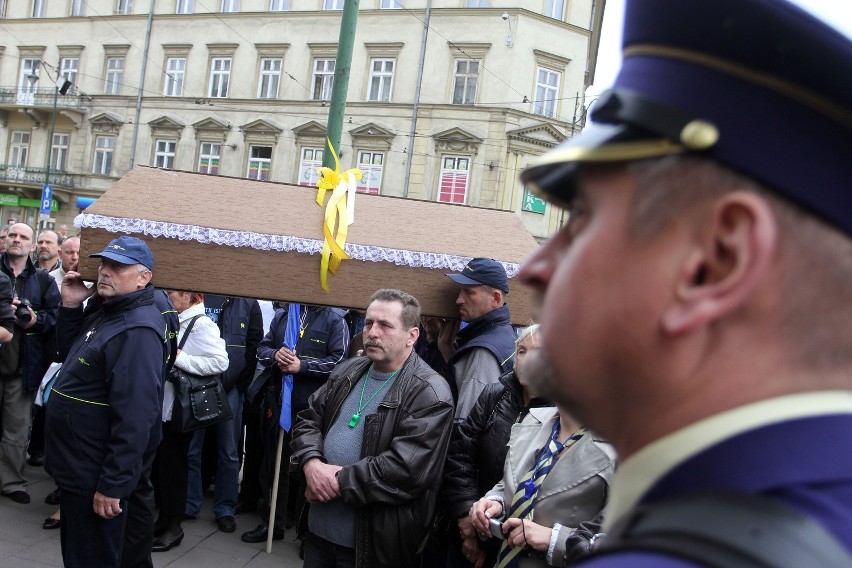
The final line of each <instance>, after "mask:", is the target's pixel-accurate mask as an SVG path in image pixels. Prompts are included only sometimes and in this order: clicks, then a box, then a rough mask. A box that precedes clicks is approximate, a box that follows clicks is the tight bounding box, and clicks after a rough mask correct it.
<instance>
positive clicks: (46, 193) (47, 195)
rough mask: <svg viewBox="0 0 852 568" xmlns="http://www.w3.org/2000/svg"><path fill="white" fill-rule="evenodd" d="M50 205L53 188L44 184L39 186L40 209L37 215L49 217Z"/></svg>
mask: <svg viewBox="0 0 852 568" xmlns="http://www.w3.org/2000/svg"><path fill="white" fill-rule="evenodd" d="M52 203H53V186H52V185H47V184H45V185H43V186H41V209H40V210H39V213H41V214H42V215H47V216H50V206H51V204H52Z"/></svg>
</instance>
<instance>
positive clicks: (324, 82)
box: [311, 59, 335, 101]
mask: <svg viewBox="0 0 852 568" xmlns="http://www.w3.org/2000/svg"><path fill="white" fill-rule="evenodd" d="M334 63H335V60H334V59H314V88H313V91H312V92H311V99H312V100H315V101H328V100H331V87H332V86H333V85H334Z"/></svg>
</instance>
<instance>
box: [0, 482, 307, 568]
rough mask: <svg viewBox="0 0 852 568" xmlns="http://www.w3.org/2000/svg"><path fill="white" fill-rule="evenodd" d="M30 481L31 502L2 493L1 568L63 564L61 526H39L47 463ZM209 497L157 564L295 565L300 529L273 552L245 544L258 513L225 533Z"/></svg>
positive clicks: (188, 567)
mask: <svg viewBox="0 0 852 568" xmlns="http://www.w3.org/2000/svg"><path fill="white" fill-rule="evenodd" d="M25 475H26V477H27V478H28V479H29V481H30V485H29V493H30V496H31V498H32V500H31V502H30V504H29V505H19V504H18V503H15V502H13V501H11V500H10V499H6V498H3V497H0V566H2V568H42V567H47V566H62V554H61V552H60V549H59V531H58V530H50V531H48V530H44V529H42V528H41V525H42V523H43V522H44V519H46V518H47V517H49V516H50V514H51V513H52V512H53V511H54V509H55V507H54V506H53V505H47V504H45V502H44V498H45V496H46V495H47V494H48V493H50V492H51V491H53V489H54V488H55V486H54V484H53V480H52V479H51V478H50V477H49V476H48V475H47V474H46V473H45V472H44V469H43V468H40V467H31V466H27V470H26V474H25ZM211 508H212V504H211V497H210V495H208V496H207V497H206V499H205V503H204V508H203V509H202V511H201V517H200V518H199V519H197V520H195V521H185V522H184V523H183V531H184V534H185V536H184V538H183V542H182V543H181V544H180V546H178V547H176V548H173V549H172V550H170V551H168V552H161V553H157V554H154V555H153V560H154V566H155V568H165V567H169V568H200V567H203V568H213V567H215V568H232V567H233V568H272V567H273V566H274V567H275V568H297V567H301V566H302V561H301V560H299V543H298V542H297V541H294V538H295V535H296V531H295V530H293V529H290V530H288V531H287V534H286V536H285V537H284V540H279V541H273V543H272V553H271V554H267V553H266V550H265V547H266V544H265V543H261V544H247V543H245V542H243V541H241V540H240V535H241V534H242V533H244V532H245V531H248V530H251V529H253V528H255V527H256V526H257V525H258V523H259V522H260V519H259V518H258V516H257V515H256V514H254V513H250V514H246V515H241V516H239V517H237V530H236V532H233V533H223V532H221V531H219V530H218V529H217V528H216V523H215V521H214V519H213V512H212V510H211Z"/></svg>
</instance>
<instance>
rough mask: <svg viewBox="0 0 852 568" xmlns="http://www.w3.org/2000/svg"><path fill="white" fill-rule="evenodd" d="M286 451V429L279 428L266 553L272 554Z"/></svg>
mask: <svg viewBox="0 0 852 568" xmlns="http://www.w3.org/2000/svg"><path fill="white" fill-rule="evenodd" d="M283 451H284V428H281V427H280V426H279V427H278V448H277V449H276V450H275V476H274V478H273V480H272V499H271V501H270V503H269V523H268V524H267V525H266V526H267V529H266V553H267V554H271V553H272V535H273V533H274V532H275V509H276V508H277V506H278V479H279V478H280V477H281V454H282V452H283Z"/></svg>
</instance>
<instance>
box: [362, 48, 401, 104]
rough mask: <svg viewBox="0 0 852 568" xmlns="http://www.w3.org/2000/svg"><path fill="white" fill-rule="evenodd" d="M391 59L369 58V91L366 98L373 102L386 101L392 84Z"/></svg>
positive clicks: (392, 62)
mask: <svg viewBox="0 0 852 568" xmlns="http://www.w3.org/2000/svg"><path fill="white" fill-rule="evenodd" d="M394 63H395V61H394V60H393V59H371V60H370V92H369V93H367V100H368V101H373V102H385V103H386V102H388V101H390V97H391V87H392V86H393V66H394Z"/></svg>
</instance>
